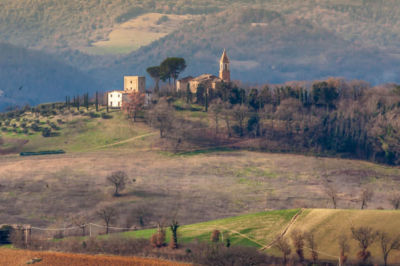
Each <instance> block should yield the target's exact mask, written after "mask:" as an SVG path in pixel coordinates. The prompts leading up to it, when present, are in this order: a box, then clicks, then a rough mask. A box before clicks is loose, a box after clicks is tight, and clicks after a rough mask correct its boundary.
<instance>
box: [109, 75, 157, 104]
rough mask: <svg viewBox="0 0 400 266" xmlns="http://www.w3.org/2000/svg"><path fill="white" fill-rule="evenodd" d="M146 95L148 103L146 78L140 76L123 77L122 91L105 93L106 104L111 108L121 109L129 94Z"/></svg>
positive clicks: (148, 95)
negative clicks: (138, 93)
mask: <svg viewBox="0 0 400 266" xmlns="http://www.w3.org/2000/svg"><path fill="white" fill-rule="evenodd" d="M134 92H141V93H146V102H148V101H150V100H149V99H150V93H149V92H147V91H146V78H145V77H141V76H125V77H124V90H122V91H119V90H114V91H110V92H108V93H107V103H108V106H109V107H111V108H122V107H123V105H124V102H126V101H127V100H128V96H129V94H130V93H134Z"/></svg>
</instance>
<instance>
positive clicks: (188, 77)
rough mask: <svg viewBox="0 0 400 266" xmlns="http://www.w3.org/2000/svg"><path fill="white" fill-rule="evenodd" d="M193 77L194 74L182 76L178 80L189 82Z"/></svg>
mask: <svg viewBox="0 0 400 266" xmlns="http://www.w3.org/2000/svg"><path fill="white" fill-rule="evenodd" d="M192 79H193V77H192V76H187V77H185V78H181V79H180V80H178V81H181V82H188V81H191V80H192Z"/></svg>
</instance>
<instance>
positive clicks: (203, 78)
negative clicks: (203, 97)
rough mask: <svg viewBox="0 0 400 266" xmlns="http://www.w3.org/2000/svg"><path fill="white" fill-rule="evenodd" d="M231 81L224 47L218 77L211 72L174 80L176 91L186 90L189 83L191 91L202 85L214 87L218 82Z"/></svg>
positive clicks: (193, 91)
mask: <svg viewBox="0 0 400 266" xmlns="http://www.w3.org/2000/svg"><path fill="white" fill-rule="evenodd" d="M223 82H224V83H230V82H231V72H230V62H229V58H228V55H227V53H226V50H225V49H224V51H223V53H222V56H221V59H220V62H219V77H217V76H214V75H212V74H202V75H200V76H198V77H195V78H193V77H192V76H189V77H185V78H183V79H180V80H178V81H177V82H176V89H177V91H182V90H183V91H186V90H187V87H188V85H189V88H190V91H191V92H192V93H196V92H197V88H198V87H199V86H200V85H203V86H204V87H205V88H207V89H214V90H215V89H216V88H217V87H218V85H219V84H222V83H223Z"/></svg>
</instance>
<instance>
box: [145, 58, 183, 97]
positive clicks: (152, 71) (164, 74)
mask: <svg viewBox="0 0 400 266" xmlns="http://www.w3.org/2000/svg"><path fill="white" fill-rule="evenodd" d="M185 69H186V61H185V59H184V58H181V57H168V58H166V59H165V60H164V61H162V62H161V64H160V65H159V66H152V67H148V68H147V69H146V71H147V73H148V74H149V75H150V77H151V78H152V79H153V81H154V84H155V87H154V92H155V93H159V91H160V90H159V83H160V80H162V81H164V82H165V81H167V80H168V83H169V85H171V79H172V80H173V82H174V88H175V84H176V80H177V79H178V78H179V75H180V73H181V72H183V71H184V70H185Z"/></svg>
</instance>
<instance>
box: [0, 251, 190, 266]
mask: <svg viewBox="0 0 400 266" xmlns="http://www.w3.org/2000/svg"><path fill="white" fill-rule="evenodd" d="M35 258H40V259H41V261H40V262H36V263H34V265H38V266H43V265H48V266H64V265H65V266H67V265H68V266H71V265H74V266H89V265H90V266H92V265H96V266H102V265H113V266H128V265H129V266H130V265H135V266H184V265H190V264H184V263H179V262H170V261H163V260H157V259H147V258H136V257H120V256H106V255H83V254H69V253H59V252H36V251H27V250H11V249H0V265H2V266H8V265H10V266H19V265H27V263H28V262H30V261H32V260H33V259H35Z"/></svg>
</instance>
